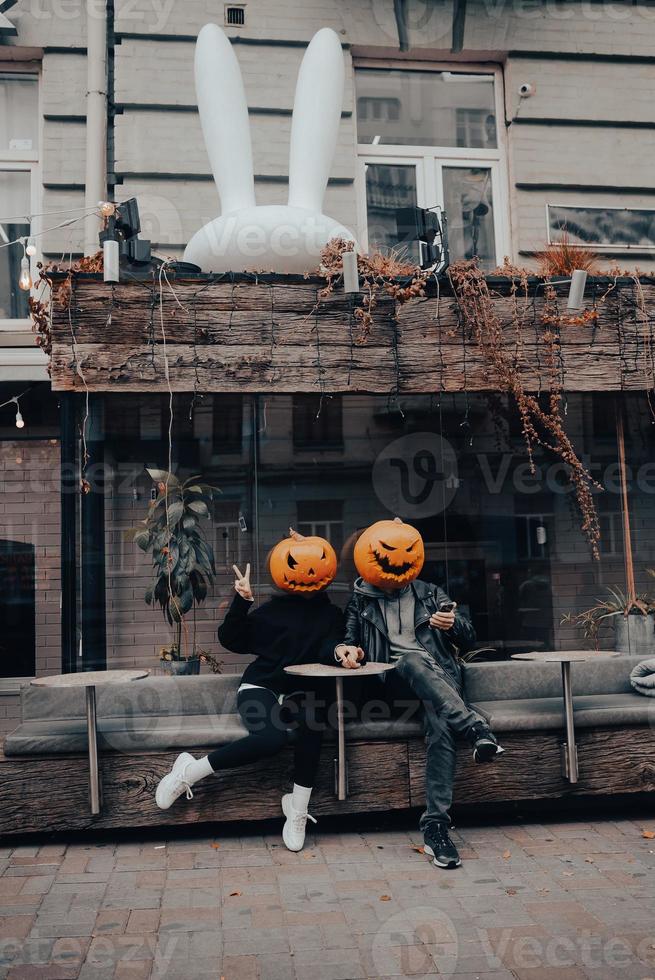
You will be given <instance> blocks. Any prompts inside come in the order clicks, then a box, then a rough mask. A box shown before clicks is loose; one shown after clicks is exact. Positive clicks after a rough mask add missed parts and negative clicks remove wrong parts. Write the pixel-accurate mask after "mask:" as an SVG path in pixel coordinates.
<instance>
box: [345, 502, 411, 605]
mask: <svg viewBox="0 0 655 980" xmlns="http://www.w3.org/2000/svg"><path fill="white" fill-rule="evenodd" d="M354 559H355V565H356V567H357V571H358V572H359V574H360V575H361V576H362V578H363V579H364V580H365V581H366V582H369V583H370V584H371V585H375V586H377V587H378V588H381V589H389V588H394V589H401V588H403V586H405V585H407V584H408V583H409V582H412V581H413V580H414V579H415V578H416V576H417V575H418V574H419V572H420V571H421V569H422V568H423V562H424V561H425V549H424V547H423V538H422V537H421V535H420V534H419V532H418V531H417V530H416V528H415V527H412V525H411V524H405V523H404V522H403V521H401V519H400V518H399V517H396V518H394V520H392V521H378V522H377V523H376V524H371V526H370V527H368V528H366V530H365V531H363V532H362V534H361V535H360V537H359V539H358V541H357V544H356V545H355V552H354Z"/></svg>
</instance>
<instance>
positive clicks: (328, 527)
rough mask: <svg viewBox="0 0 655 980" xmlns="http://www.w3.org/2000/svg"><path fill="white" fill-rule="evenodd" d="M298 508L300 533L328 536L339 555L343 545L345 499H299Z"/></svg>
mask: <svg viewBox="0 0 655 980" xmlns="http://www.w3.org/2000/svg"><path fill="white" fill-rule="evenodd" d="M297 508H298V521H297V527H298V530H299V531H300V533H301V534H318V535H319V536H320V537H322V538H327V540H328V541H329V542H330V544H331V545H332V547H333V548H334V550H335V551H336V553H337V555H338V554H339V552H340V551H341V549H342V547H343V500H299V501H298V504H297Z"/></svg>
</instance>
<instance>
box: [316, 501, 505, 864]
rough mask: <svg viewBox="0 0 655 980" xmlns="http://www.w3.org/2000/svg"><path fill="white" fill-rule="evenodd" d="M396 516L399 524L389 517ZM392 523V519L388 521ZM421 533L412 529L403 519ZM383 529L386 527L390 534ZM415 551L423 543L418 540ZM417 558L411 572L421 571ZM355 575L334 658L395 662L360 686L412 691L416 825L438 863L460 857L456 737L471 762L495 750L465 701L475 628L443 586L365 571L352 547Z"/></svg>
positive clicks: (348, 663)
mask: <svg viewBox="0 0 655 980" xmlns="http://www.w3.org/2000/svg"><path fill="white" fill-rule="evenodd" d="M396 522H397V523H402V522H401V521H400V519H399V518H396ZM387 523H391V522H387ZM403 527H404V528H405V529H408V530H409V531H410V532H411V531H414V532H415V534H416V535H417V537H418V539H419V540H420V535H419V532H418V531H416V530H415V529H413V528H411V527H410V526H409V525H403ZM389 537H390V533H389V531H387V532H386V533H385V538H389ZM420 544H421V551H422V546H423V543H422V541H420ZM422 563H423V562H422V558H421V560H420V563H419V564H418V565H417V570H416V572H415V574H418V573H419V572H420V569H421V566H422ZM355 564H356V566H357V570H358V571H359V572H360V573H362V572H363V573H364V574H368V575H369V577H370V578H374V579H375V584H372V583H371V582H368V581H366V580H365V578H364V577H360V578H358V579H357V581H356V582H355V586H354V590H353V595H352V597H351V599H350V601H349V603H348V606H347V609H346V614H345V630H344V639H343V643H341V644H339V645H338V646H337V647H336V648H335V654H334V655H335V659H336V660H337V661H338V662H339V663H340V664H341V665H342V666H343V667H345V668H347V669H357V667H358V666H359V665H360V663H361V662H363V661H364V660H368V661H375V662H385V663H389V662H395V670H393V671H389V672H388V673H386V674H384V675H382V677H383V678H384V679H383V680H381V681H380V680H378V679H377V678H371V681H372V682H373V683H374V684H375V685H376V687H377V690H372V689H371V687H370V686H369V687H368V688H365V690H366V696H367V697H376V698H378V699H379V698H380V697H381V696H382V697H383V698H384V700H385V701H386V702H387V703H388V704H390V705H392V706H393V703H394V701H396V702H400V701H405V702H406V701H407V699H408V698H410V699H411V698H414V699H416V698H418V699H419V700H420V701H421V702H422V707H423V713H424V718H425V724H426V728H427V755H426V779H425V787H426V809H425V812H424V813H423V815H422V816H421V821H420V827H421V830H422V831H423V834H424V839H425V847H424V850H425V853H426V854H429V855H430V856H431V857H432V858H433V859H434V864H435V865H436V866H437V867H443V868H454V867H458V866H459V865H460V864H461V861H460V858H459V854H458V853H457V849H456V847H455V845H454V844H453V842H452V840H451V839H450V836H449V834H448V828H449V826H450V817H449V811H450V807H451V804H452V798H453V781H454V776H455V763H456V749H455V741H456V738H457V737H458V736H459V737H464V738H466V739H467V740H468V741H469V742H470V744H471V745H472V747H473V756H474V759H475V760H476V762H486V761H489V760H490V759H492V758H494V757H495V756H496V755H497V754H498V752H501V751H502V749H501V748H500V746H499V745H498V743H497V741H496V738H495V737H494V735H493V733H492V732H491V730H490V729H489V726H488V725H487V722H486V721H485V719H484V718H483V717H482V715H480V714H478V713H477V712H475V711H473V710H472V709H471V708H470V707H469V706H468V705H467V704H466V702H465V700H464V697H463V692H462V672H461V668H460V666H459V663H458V655H459V653H464V652H465V651H467V650H469V649H471V648H472V646H473V644H474V643H475V631H474V629H473V626H472V624H471V622H470V620H469V619H468V618H467V617H466V616H464V615H463V614H462V613H461V612H459V610H458V609H457V604H456V603H454V602H452V601H451V600H450V599H449V597H448V596H447V595H446V593H445V592H444V590H443V589H442V588H440V587H439V586H437V585H433V584H430V583H428V582H424V581H422V580H420V579H418V578H414V579H413V580H412V581H409V582H407V581H406V579H407V575H405V576H404V578H405V581H404V582H401V583H397V582H394V581H392V580H389V581H385V580H384V579H385V576H381V575H380V574H379V573H378V574H375V575H373V574H371V573H369V572H367V567H368V566H367V561H366V560H364V559H363V558H362V557H361V555H360V556H359V560H358V554H357V548H356V549H355Z"/></svg>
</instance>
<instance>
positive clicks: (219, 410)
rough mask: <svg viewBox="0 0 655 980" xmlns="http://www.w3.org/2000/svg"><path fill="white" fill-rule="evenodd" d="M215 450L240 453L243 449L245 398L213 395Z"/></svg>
mask: <svg viewBox="0 0 655 980" xmlns="http://www.w3.org/2000/svg"><path fill="white" fill-rule="evenodd" d="M212 399H213V425H214V450H215V452H217V453H240V452H241V450H242V448H243V398H242V397H241V395H212Z"/></svg>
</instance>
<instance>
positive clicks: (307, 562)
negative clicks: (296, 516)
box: [268, 531, 337, 592]
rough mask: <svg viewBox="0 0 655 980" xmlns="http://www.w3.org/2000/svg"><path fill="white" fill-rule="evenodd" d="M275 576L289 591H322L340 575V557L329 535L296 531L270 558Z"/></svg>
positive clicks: (282, 542) (275, 580) (272, 573)
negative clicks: (319, 535) (318, 535)
mask: <svg viewBox="0 0 655 980" xmlns="http://www.w3.org/2000/svg"><path fill="white" fill-rule="evenodd" d="M268 563H269V569H270V573H271V578H272V579H273V582H274V583H275V585H277V587H278V589H283V590H284V591H285V592H319V591H320V590H321V589H325V588H327V586H328V585H329V584H330V582H331V581H332V580H333V579H334V576H335V575H336V574H337V556H336V554H335V551H334V548H333V547H332V545H331V544H330V542H329V541H326V540H325V538H319V537H307V538H305V537H303V536H302V535H301V534H298V533H297V532H296V531H292V532H291V537H288V538H284V540H283V541H280V542H279V543H278V544H276V545H275V547H274V548H273V550H272V551H271V554H270V557H269V560H268Z"/></svg>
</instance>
